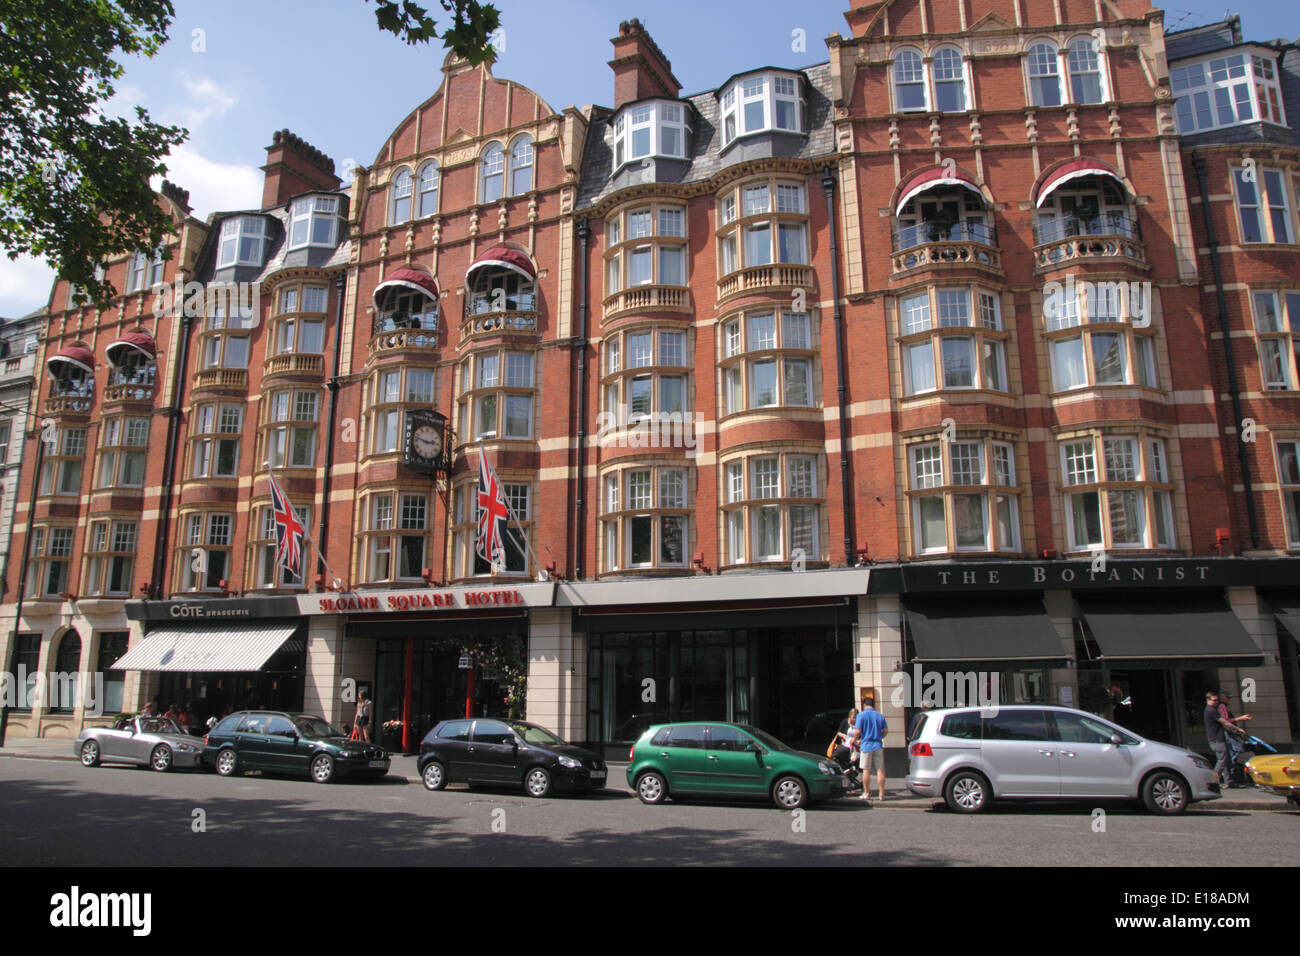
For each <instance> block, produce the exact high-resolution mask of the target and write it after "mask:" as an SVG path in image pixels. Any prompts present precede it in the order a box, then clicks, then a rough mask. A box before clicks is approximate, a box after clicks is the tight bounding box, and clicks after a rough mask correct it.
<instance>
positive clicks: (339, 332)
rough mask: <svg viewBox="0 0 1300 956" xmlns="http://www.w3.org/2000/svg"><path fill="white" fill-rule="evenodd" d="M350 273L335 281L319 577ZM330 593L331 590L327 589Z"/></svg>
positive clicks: (327, 523) (326, 527)
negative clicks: (346, 283)
mask: <svg viewBox="0 0 1300 956" xmlns="http://www.w3.org/2000/svg"><path fill="white" fill-rule="evenodd" d="M345 277H346V273H343V272H340V273H339V274H338V276H337V277H336V278H335V279H334V288H335V291H336V298H337V299H338V305H337V308H336V309H335V322H334V371H333V374H331V375H330V378H329V381H327V382H326V383H325V387H326V388H328V389H329V392H330V418H329V430H328V431H326V432H325V487H324V489H323V490H324V494H325V498H324V501H323V502H322V504H321V509H320V539H319V540H318V541H317V542H316V574H317V576H319V575H322V574H328V573H329V572H328V571H327V570H326V569H325V553H324V549H325V548H326V546H327V545H328V543H329V539H330V490H331V489H332V487H333V482H332V481H331V480H330V476H331V475H332V474H333V473H334V422H335V418H336V416H337V415H338V410H339V362H340V360H341V355H342V352H343V291H344V290H343V287H344V279H345ZM326 590H328V588H327V589H326Z"/></svg>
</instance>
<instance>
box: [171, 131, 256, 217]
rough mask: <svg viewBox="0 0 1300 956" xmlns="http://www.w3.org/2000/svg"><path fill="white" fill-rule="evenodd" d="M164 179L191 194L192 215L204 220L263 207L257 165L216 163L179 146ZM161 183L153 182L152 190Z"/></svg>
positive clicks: (184, 146)
mask: <svg viewBox="0 0 1300 956" xmlns="http://www.w3.org/2000/svg"><path fill="white" fill-rule="evenodd" d="M167 180H168V182H173V183H175V184H176V185H177V186H179V187H181V189H188V190H189V191H190V206H191V207H192V208H193V210H194V215H195V216H196V217H197V218H199V219H203V218H204V217H206V216H207V215H208V214H209V213H212V212H218V211H220V210H223V209H255V208H257V207H259V206H261V204H262V171H261V170H260V169H258V168H257V167H256V166H245V165H241V164H239V163H218V162H216V161H214V160H211V159H208V158H207V157H205V156H203V155H201V154H200V153H199V152H198V151H197V150H196V149H194V148H193V147H192V146H188V145H183V146H178V147H176V149H174V150H172V152H171V155H170V156H169V157H168V158H167ZM159 185H160V181H156V182H154V183H153V186H154V188H155V189H157V188H158V187H159Z"/></svg>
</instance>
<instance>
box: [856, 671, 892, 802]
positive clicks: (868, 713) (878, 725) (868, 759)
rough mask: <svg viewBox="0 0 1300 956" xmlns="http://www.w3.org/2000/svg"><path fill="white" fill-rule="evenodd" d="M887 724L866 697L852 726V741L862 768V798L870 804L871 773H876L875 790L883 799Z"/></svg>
mask: <svg viewBox="0 0 1300 956" xmlns="http://www.w3.org/2000/svg"><path fill="white" fill-rule="evenodd" d="M888 730H889V724H888V723H886V722H885V717H884V715H883V714H881V713H879V712H878V711H877V710H876V708H875V701H874V700H873V699H872V698H870V697H867V698H865V699H864V700H863V701H862V712H861V713H860V714H858V719H857V721H856V723H855V724H854V733H853V736H854V739H855V740H856V741H857V745H858V749H859V751H860V757H859V760H860V766H861V767H862V797H861V799H863V800H865V801H867V803H868V804H870V803H871V771H872V769H873V768H874V769H875V771H876V789H877V790H878V791H879V793H880V799H881V800H884V799H885V734H886V733H887V732H888Z"/></svg>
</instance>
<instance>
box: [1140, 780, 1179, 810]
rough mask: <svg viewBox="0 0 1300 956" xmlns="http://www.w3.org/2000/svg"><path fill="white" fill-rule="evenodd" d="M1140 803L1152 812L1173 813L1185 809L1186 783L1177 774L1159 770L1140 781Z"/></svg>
mask: <svg viewBox="0 0 1300 956" xmlns="http://www.w3.org/2000/svg"><path fill="white" fill-rule="evenodd" d="M1142 803H1143V804H1144V805H1145V806H1146V808H1147V809H1148V810H1150V811H1151V812H1152V813H1164V814H1174V813H1182V812H1183V811H1184V810H1186V809H1187V804H1188V798H1187V783H1186V781H1184V780H1183V778H1182V777H1180V776H1178V774H1176V773H1173V772H1171V771H1168V770H1160V771H1157V772H1156V773H1153V774H1152V775H1151V776H1149V777H1147V778H1146V780H1144V781H1143V782H1142Z"/></svg>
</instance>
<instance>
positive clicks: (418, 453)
mask: <svg viewBox="0 0 1300 956" xmlns="http://www.w3.org/2000/svg"><path fill="white" fill-rule="evenodd" d="M446 448H447V416H445V415H441V414H439V413H438V412H426V411H410V412H407V413H406V442H405V444H404V449H403V459H402V461H403V464H405V465H406V466H407V467H408V468H414V469H415V470H417V471H428V472H438V471H445V470H446V467H447V466H446V457H447V456H446Z"/></svg>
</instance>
